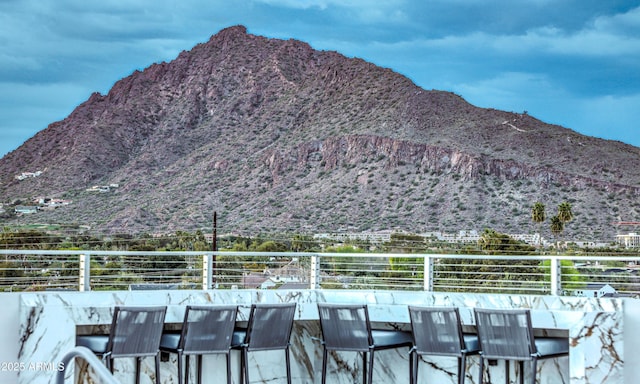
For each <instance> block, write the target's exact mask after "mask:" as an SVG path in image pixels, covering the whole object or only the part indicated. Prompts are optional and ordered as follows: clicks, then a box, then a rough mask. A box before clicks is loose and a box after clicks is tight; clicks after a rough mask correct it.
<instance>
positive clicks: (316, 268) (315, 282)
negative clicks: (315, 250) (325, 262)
mask: <svg viewBox="0 0 640 384" xmlns="http://www.w3.org/2000/svg"><path fill="white" fill-rule="evenodd" d="M309 273H310V276H309V289H319V288H320V255H312V256H311V270H310V271H309Z"/></svg>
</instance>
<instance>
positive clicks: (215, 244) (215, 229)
mask: <svg viewBox="0 0 640 384" xmlns="http://www.w3.org/2000/svg"><path fill="white" fill-rule="evenodd" d="M212 250H213V252H217V251H218V213H217V212H216V211H213V244H212ZM217 257H218V255H216V254H215V253H214V254H213V258H212V266H211V267H212V268H211V269H212V274H211V280H212V281H211V283H212V285H213V287H214V288H217V284H216V273H217V265H216V264H217Z"/></svg>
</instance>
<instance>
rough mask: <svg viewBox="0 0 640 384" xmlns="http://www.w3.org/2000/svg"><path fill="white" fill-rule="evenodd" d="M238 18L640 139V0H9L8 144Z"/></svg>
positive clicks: (443, 85) (516, 108)
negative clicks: (138, 70) (135, 72)
mask: <svg viewBox="0 0 640 384" xmlns="http://www.w3.org/2000/svg"><path fill="white" fill-rule="evenodd" d="M238 24H242V25H244V26H246V27H247V30H248V32H249V33H252V34H256V35H262V36H267V37H274V38H281V39H289V38H294V39H298V40H302V41H305V42H307V43H309V44H310V45H311V46H312V47H313V48H315V49H319V50H333V51H338V52H340V53H342V54H344V55H346V56H349V57H360V58H362V59H364V60H367V61H370V62H372V63H374V64H376V65H379V66H382V67H388V68H391V69H393V70H395V71H396V72H399V73H401V74H403V75H405V76H407V77H409V78H410V79H411V80H413V82H414V83H416V84H417V85H419V86H420V87H422V88H424V89H427V90H429V89H438V90H446V91H452V92H455V93H457V94H459V95H461V96H462V97H463V98H465V99H466V100H467V101H468V102H470V103H472V104H474V105H477V106H480V107H487V108H495V109H501V110H506V111H513V112H523V111H527V112H528V113H529V114H530V115H532V116H534V117H536V118H538V119H541V120H543V121H545V122H548V123H552V124H558V125H562V126H564V127H567V128H571V129H573V130H575V131H578V132H580V133H582V134H585V135H589V136H596V137H601V138H606V139H611V140H619V141H623V142H626V143H629V144H632V145H635V146H640V129H639V128H640V125H639V123H638V121H640V0H638V1H623V0H606V1H604V0H486V1H480V0H384V1H378V0H370V1H368V0H352V1H349V0H246V1H241V0H237V1H228V0H194V1H192V0H175V1H169V0H101V1H99V2H98V1H86V0H0V156H4V155H5V154H6V153H8V152H9V151H12V150H14V149H16V148H18V147H19V146H20V145H21V144H22V143H23V142H24V141H26V140H27V139H29V138H30V137H32V136H33V135H34V134H35V133H36V132H38V131H40V130H42V129H44V128H46V127H47V125H49V124H50V123H52V122H55V121H59V120H62V119H64V118H65V117H66V116H68V115H69V114H70V113H71V111H73V109H74V108H75V107H77V106H78V105H79V104H80V103H82V102H83V101H85V100H86V99H87V98H88V97H89V95H90V94H91V93H92V92H96V91H97V92H100V93H103V94H104V93H107V92H108V91H109V89H110V88H111V87H112V86H113V84H114V83H115V82H116V81H118V80H119V79H121V78H123V77H126V76H128V75H130V74H131V73H132V72H133V71H134V70H136V69H144V68H146V67H148V66H149V65H151V64H153V63H156V62H161V61H170V60H172V59H174V58H175V57H176V56H177V55H178V54H179V53H180V52H181V51H183V50H189V49H191V48H192V47H193V46H194V45H196V44H198V43H202V42H205V41H207V40H208V39H209V37H210V36H211V35H214V34H216V33H217V32H218V31H220V30H221V29H223V28H226V27H229V26H232V25H238Z"/></svg>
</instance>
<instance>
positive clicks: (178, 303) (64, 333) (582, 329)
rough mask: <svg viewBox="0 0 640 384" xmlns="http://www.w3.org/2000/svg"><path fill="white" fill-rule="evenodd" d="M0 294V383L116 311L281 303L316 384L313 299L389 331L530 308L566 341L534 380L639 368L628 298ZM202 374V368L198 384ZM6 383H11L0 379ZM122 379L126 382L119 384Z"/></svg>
mask: <svg viewBox="0 0 640 384" xmlns="http://www.w3.org/2000/svg"><path fill="white" fill-rule="evenodd" d="M5 295H9V296H1V295H0V305H3V308H15V310H16V311H17V316H11V317H10V319H9V320H0V341H3V340H12V339H13V337H11V336H7V335H5V336H2V333H3V332H7V331H10V330H11V329H12V327H13V329H15V324H5V323H9V322H12V319H13V320H14V321H15V320H17V321H18V324H19V329H18V338H17V340H16V341H17V344H16V345H15V346H12V347H14V348H6V349H5V347H3V352H2V354H0V358H2V361H3V362H4V361H5V360H7V361H15V362H16V363H18V369H16V370H14V371H11V372H0V382H3V383H5V382H6V383H10V382H18V383H25V384H27V383H28V384H31V383H51V382H53V378H54V373H55V372H52V370H54V367H55V364H56V362H58V361H60V359H61V358H62V356H63V355H64V354H65V353H66V352H68V351H69V350H71V349H72V348H73V347H74V345H75V336H76V332H77V331H78V329H81V328H82V327H83V326H90V325H109V324H111V318H112V314H113V308H114V307H115V306H117V305H122V306H125V305H126V306H152V305H153V306H155V305H166V306H167V315H166V319H165V322H166V323H181V322H182V319H183V316H184V310H185V307H186V306H187V305H205V304H224V305H229V304H232V305H233V304H236V305H240V306H242V307H241V310H240V315H239V320H242V319H246V316H247V314H248V307H249V306H250V305H251V304H254V303H282V302H296V303H297V313H296V324H297V326H296V327H295V329H294V335H293V336H292V339H295V340H292V352H291V353H292V364H293V366H292V373H293V376H294V382H296V383H315V382H320V368H321V358H320V360H319V359H318V356H321V355H322V352H321V351H322V347H321V346H320V345H319V343H317V341H315V340H316V339H317V338H318V337H319V327H318V325H317V323H318V321H317V320H318V311H317V303H319V302H328V303H358V304H363V303H364V304H368V306H369V312H370V317H371V320H372V322H375V323H386V324H390V325H395V326H397V325H405V326H406V325H408V323H409V313H408V310H407V306H409V305H416V306H455V307H458V308H460V312H461V315H462V317H463V323H465V324H466V325H472V324H473V308H476V307H477V308H500V309H509V308H528V309H530V310H531V311H532V319H533V325H534V327H535V328H539V329H545V330H552V331H561V332H563V334H565V335H567V337H569V341H570V354H569V357H568V358H567V357H564V358H560V359H557V361H556V362H550V363H547V362H546V361H544V362H541V363H540V364H539V369H540V372H541V374H539V377H540V378H541V381H540V383H548V384H556V383H594V384H595V383H636V382H637V380H635V379H636V378H637V377H640V376H639V372H638V370H639V369H640V368H637V367H638V366H640V364H638V363H639V362H640V357H637V355H639V354H637V353H635V354H634V353H631V352H627V353H625V347H627V348H630V346H631V345H632V344H635V345H638V344H637V343H640V335H639V333H640V331H635V329H637V328H640V327H638V325H640V313H639V312H640V310H638V309H637V308H638V301H637V300H635V299H622V298H599V299H598V298H579V297H562V296H533V295H492V294H467V293H439V292H422V291H419V292H406V291H360V290H207V291H198V290H171V291H108V292H106V291H105V292H33V293H14V294H5ZM632 324H633V325H632ZM625 325H627V327H625ZM628 343H632V344H628ZM3 345H5V346H6V345H7V343H6V342H4V343H3ZM407 352H408V351H407ZM382 353H388V352H386V351H385V352H382ZM273 355H274V356H275V355H276V354H273ZM625 357H626V358H625ZM269 358H272V357H269ZM273 358H275V357H273ZM267 360H268V359H267ZM454 360H455V359H454ZM358 361H359V360H358V359H357V358H351V360H348V361H347V363H346V364H343V365H344V366H334V367H333V370H330V372H332V375H336V376H335V377H337V378H339V379H336V380H328V381H329V382H336V381H338V382H352V381H349V380H353V378H352V376H353V372H351V370H357V369H359V368H357V363H358ZM261 362H262V363H263V364H267V363H266V362H265V361H262V360H260V361H259V360H256V361H254V362H252V364H260V363H261ZM630 362H631V364H630ZM33 363H38V364H41V366H40V369H38V367H33V365H34V364H33ZM47 363H48V364H49V365H47ZM174 363H175V360H174V361H173V363H172V362H165V363H163V364H162V369H161V378H162V379H163V382H167V383H169V382H172V383H173V382H176V378H175V377H172V375H175V369H174V365H175V364H174ZM218 363H219V362H217V363H215V364H218ZM211 364H212V365H215V364H214V363H211ZM269 364H271V365H274V366H276V367H277V366H278V365H279V364H280V365H283V364H284V363H283V360H282V362H281V361H280V360H275V363H274V362H271V363H269ZM436 364H440V363H436ZM442 364H444V365H443V367H442V368H441V369H440V370H428V369H422V368H421V371H420V373H421V377H422V375H424V377H425V380H429V379H432V380H435V381H436V382H444V383H453V382H454V381H455V380H456V378H455V375H449V374H447V372H451V371H453V372H455V363H451V362H449V361H447V362H445V363H442ZM468 366H469V367H468V370H467V375H468V377H467V379H468V380H469V381H468V382H470V383H476V382H477V360H474V359H473V357H470V358H469V361H468ZM378 367H379V368H380V370H378ZM262 368H263V367H261V369H260V370H258V371H259V373H257V374H256V375H253V374H252V381H253V380H254V379H255V380H256V381H257V382H269V383H272V382H278V383H279V382H282V383H284V382H286V379H285V376H284V374H283V373H282V372H280V371H278V369H277V368H273V369H262ZM498 368H499V367H490V368H489V369H493V370H494V371H495V373H493V371H492V374H491V377H492V380H493V379H495V378H497V377H500V374H502V373H501V372H502V371H503V367H500V369H498ZM210 369H213V368H210ZM125 371H126V369H125ZM438 371H440V373H438ZM443 372H444V373H443ZM207 373H208V372H207V369H205V372H204V375H205V377H206V375H207ZM361 373H362V372H361V371H359V372H358V374H361ZM123 374H125V375H131V374H132V373H131V372H126V373H123ZM3 375H4V376H3ZM259 375H262V376H259ZM380 375H382V376H383V377H382V378H379V379H378V380H383V378H384V379H385V380H386V381H381V382H407V383H408V353H404V352H403V353H396V354H393V355H391V354H390V353H389V354H388V355H384V359H383V358H379V360H376V371H375V374H374V377H376V376H380ZM384 375H388V377H384ZM389 375H390V376H389ZM438 375H440V376H438ZM5 377H7V378H11V377H14V379H13V380H12V381H5V380H2V379H3V378H5ZM258 377H261V379H262V381H259V380H258V379H257V378H258ZM358 377H360V376H358ZM349 378H351V379H349ZM129 379H131V377H127V378H126V379H125V380H124V381H125V382H126V381H127V380H129ZM147 379H148V378H147ZM72 380H73V377H70V378H69V379H68V382H71V381H72ZM237 380H238V376H235V377H234V382H237ZM342 380H344V381H342ZM358 380H359V379H358ZM375 380H376V379H374V381H375ZM421 380H422V379H421ZM144 382H145V381H144V380H143V383H144Z"/></svg>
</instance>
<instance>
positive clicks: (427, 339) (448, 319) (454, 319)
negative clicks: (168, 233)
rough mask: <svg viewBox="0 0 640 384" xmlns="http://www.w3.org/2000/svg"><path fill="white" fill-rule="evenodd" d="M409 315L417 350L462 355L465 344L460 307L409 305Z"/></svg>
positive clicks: (420, 352)
mask: <svg viewBox="0 0 640 384" xmlns="http://www.w3.org/2000/svg"><path fill="white" fill-rule="evenodd" d="M409 317H410V318H411V330H412V332H413V340H414V345H415V348H416V352H418V353H419V354H421V355H444V356H462V352H463V351H464V349H465V345H464V338H463V334H462V324H461V322H460V312H459V310H458V308H456V307H415V306H409Z"/></svg>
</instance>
